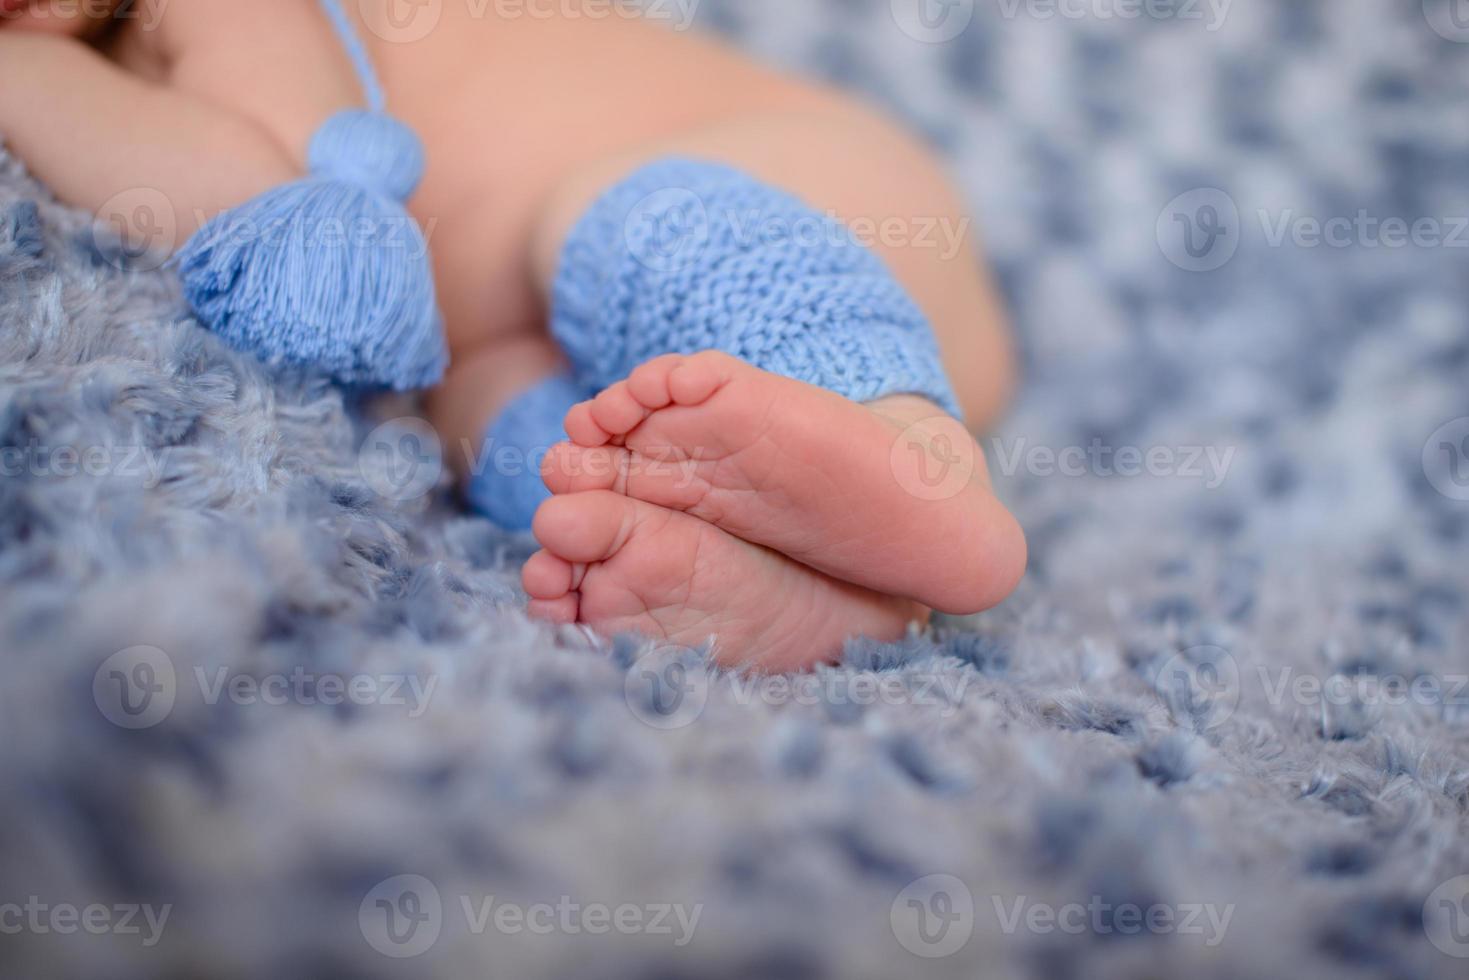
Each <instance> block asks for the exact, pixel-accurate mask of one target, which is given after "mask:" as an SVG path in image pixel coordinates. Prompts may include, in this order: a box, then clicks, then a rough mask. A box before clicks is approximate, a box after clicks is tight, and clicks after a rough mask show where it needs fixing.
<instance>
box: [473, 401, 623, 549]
mask: <svg viewBox="0 0 1469 980" xmlns="http://www.w3.org/2000/svg"><path fill="white" fill-rule="evenodd" d="M593 394H594V392H593V391H591V390H590V389H588V388H587V387H585V386H583V385H581V384H580V383H578V382H577V381H576V380H574V379H573V378H572V377H571V375H570V374H566V373H562V374H557V375H554V376H552V377H550V378H547V379H546V380H545V381H543V382H541V383H540V384H538V385H536V386H535V387H533V388H530V389H529V390H527V391H525V392H522V393H521V394H520V395H519V396H518V397H517V398H515V399H514V400H513V401H512V402H511V403H510V404H509V405H507V406H506V407H505V409H504V410H503V411H502V412H501V413H500V415H499V417H498V418H496V419H495V421H494V422H493V423H492V424H491V425H490V428H489V431H488V432H486V433H485V439H484V443H483V445H482V447H481V450H480V455H479V458H478V459H476V460H474V466H473V467H472V471H471V473H470V477H469V484H468V487H467V490H466V493H465V495H466V497H467V498H468V500H469V503H470V505H471V506H472V507H474V508H475V509H476V510H478V511H479V512H480V513H482V514H483V515H484V516H486V517H488V518H489V519H490V520H492V521H494V522H495V523H496V524H499V525H500V526H501V527H503V528H507V529H509V530H514V531H523V530H527V529H529V528H530V524H531V518H533V517H534V516H535V513H536V508H537V507H539V506H540V505H541V503H542V501H544V500H546V499H547V498H549V497H550V496H551V492H550V491H549V490H547V489H546V485H545V484H544V483H542V482H541V476H540V463H541V460H542V459H543V458H544V457H545V454H546V450H548V449H550V448H551V447H552V446H554V445H555V444H556V443H558V442H562V441H564V440H565V439H566V428H565V427H564V426H563V425H562V420H563V419H565V418H566V413H567V411H568V410H569V409H570V408H571V406H573V405H575V404H576V403H577V402H579V401H583V400H584V399H587V398H590V397H591V396H592V395H593Z"/></svg>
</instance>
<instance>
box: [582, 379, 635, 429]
mask: <svg viewBox="0 0 1469 980" xmlns="http://www.w3.org/2000/svg"><path fill="white" fill-rule="evenodd" d="M647 417H648V410H647V409H646V408H644V407H643V406H642V405H641V404H639V403H638V400H637V399H636V398H634V397H633V395H632V392H630V391H628V388H627V382H625V381H619V382H618V383H617V384H615V385H613V386H612V387H610V388H608V389H606V390H605V391H603V392H602V393H601V394H599V395H598V396H597V397H596V398H594V399H592V419H593V421H595V422H596V423H597V425H598V426H600V427H601V428H602V429H603V430H604V431H606V432H609V433H611V434H612V435H622V434H623V433H626V432H631V431H632V430H633V429H635V428H637V426H638V424H639V423H640V422H642V421H643V419H645V418H647Z"/></svg>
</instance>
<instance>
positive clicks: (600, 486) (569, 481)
mask: <svg viewBox="0 0 1469 980" xmlns="http://www.w3.org/2000/svg"><path fill="white" fill-rule="evenodd" d="M630 455H631V454H630V453H629V452H628V450H626V449H624V448H622V447H621V446H578V445H576V444H575V443H571V442H559V443H557V444H556V445H554V446H552V447H551V449H550V451H549V452H547V453H546V458H545V459H544V460H543V461H542V462H541V480H542V482H544V483H545V484H546V489H548V490H550V491H551V492H552V493H581V492H582V491H584V490H613V491H616V492H618V493H621V492H622V490H623V484H624V483H625V482H626V481H625V478H624V475H625V474H626V472H627V463H628V459H629V456H630Z"/></svg>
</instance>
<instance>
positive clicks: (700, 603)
mask: <svg viewBox="0 0 1469 980" xmlns="http://www.w3.org/2000/svg"><path fill="white" fill-rule="evenodd" d="M534 532H535V536H536V540H538V541H539V542H540V543H541V546H542V547H543V548H544V549H545V550H543V551H538V552H536V553H535V554H534V555H532V556H531V558H530V560H529V561H528V562H526V564H525V568H524V570H523V571H522V573H521V581H522V583H523V584H524V586H525V591H526V593H527V594H528V595H530V597H531V602H530V612H531V614H532V615H535V616H539V617H541V618H544V619H550V620H552V621H555V622H565V623H569V622H580V623H587V624H588V625H590V626H592V627H593V628H594V629H596V630H598V631H599V632H602V633H623V632H634V633H642V634H645V635H648V636H654V637H657V638H660V639H666V640H669V641H672V642H674V643H679V644H682V645H685V646H698V645H700V644H702V643H704V642H705V641H706V640H708V639H709V638H710V637H713V638H714V641H715V646H714V651H715V657H716V659H717V660H718V661H719V662H720V663H721V664H722V665H724V666H736V665H752V666H758V667H759V668H761V669H763V670H771V671H787V670H802V669H806V668H809V667H811V666H812V665H814V664H816V663H818V662H820V661H824V660H832V659H834V658H835V657H836V656H837V655H838V654H840V653H841V649H842V641H843V640H845V639H846V638H847V637H848V636H858V635H861V636H871V637H874V638H877V639H882V640H893V639H897V638H899V637H901V636H902V635H903V632H904V630H905V629H906V627H907V624H908V623H909V621H911V620H914V619H919V618H922V616H923V611H922V609H921V608H920V607H919V606H917V604H915V603H912V602H907V601H904V600H901V599H894V598H892V597H890V596H880V595H877V594H875V593H871V592H867V591H865V590H863V589H859V588H857V587H856V586H854V585H849V584H848V583H846V582H837V581H835V580H833V579H830V578H828V577H826V576H825V575H822V574H820V573H818V572H816V571H813V570H812V569H810V568H807V567H805V566H804V565H800V564H797V563H796V562H793V561H791V560H790V559H788V558H786V557H785V556H783V555H779V554H776V553H775V552H773V551H770V550H769V549H766V548H761V547H759V546H758V545H753V544H750V543H749V542H747V541H741V540H739V539H738V538H735V537H733V536H731V535H729V534H726V533H725V532H724V531H721V530H720V529H719V528H717V527H715V526H714V525H712V524H708V523H706V522H704V521H701V520H698V519H696V518H693V517H689V516H688V515H687V514H680V513H678V512H677V511H671V510H668V509H666V508H663V507H657V506H655V505H653V504H649V503H646V502H644V501H641V500H636V499H633V498H631V497H626V496H623V495H621V494H616V493H610V492H607V491H601V490H593V491H589V492H586V493H574V494H565V495H562V496H558V497H553V498H552V499H551V500H548V501H546V502H545V503H544V504H542V505H541V507H540V510H538V511H537V512H536V517H535V526H534Z"/></svg>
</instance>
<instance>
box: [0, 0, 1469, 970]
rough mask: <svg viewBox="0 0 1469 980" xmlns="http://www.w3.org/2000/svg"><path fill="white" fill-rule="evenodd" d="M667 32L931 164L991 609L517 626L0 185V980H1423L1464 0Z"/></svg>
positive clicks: (1456, 837)
mask: <svg viewBox="0 0 1469 980" xmlns="http://www.w3.org/2000/svg"><path fill="white" fill-rule="evenodd" d="M652 6H654V7H655V8H657V9H662V10H663V11H664V12H665V13H668V14H670V15H672V14H673V13H675V12H677V11H679V10H685V9H687V8H688V7H689V5H687V4H680V3H672V2H670V3H655V4H652ZM696 8H697V11H698V14H699V19H700V21H701V22H702V24H703V26H704V27H706V28H712V29H715V30H720V31H723V32H726V33H728V34H731V35H733V36H735V37H736V38H737V39H738V40H739V41H740V42H741V43H743V44H745V45H747V46H748V47H750V48H751V49H752V50H754V51H756V52H758V53H760V54H762V55H763V56H766V57H769V58H772V59H774V60H777V61H779V62H782V63H785V64H788V65H789V66H791V67H793V68H799V69H802V70H807V71H814V72H818V73H820V74H822V75H823V76H825V77H827V78H829V79H831V80H834V81H836V82H838V83H841V84H844V85H847V86H849V87H852V88H855V89H860V90H864V91H866V92H867V93H869V94H870V95H872V96H873V97H875V98H877V99H879V100H882V101H884V102H886V104H887V105H888V106H889V107H890V108H892V109H893V110H895V111H896V112H898V113H900V114H902V115H904V116H906V117H907V118H908V119H910V120H911V121H912V122H914V123H915V124H917V125H918V126H920V127H922V128H924V129H925V130H926V131H927V132H929V133H930V134H931V136H932V137H933V138H934V139H935V140H936V141H937V142H939V143H940V144H941V145H942V146H943V147H944V148H945V150H946V151H947V153H948V154H949V155H950V157H951V159H952V162H953V165H954V168H955V171H956V173H957V174H958V175H959V176H960V178H961V179H962V180H963V182H964V184H965V186H966V187H967V189H968V191H969V192H970V193H971V195H972V198H973V200H974V203H975V206H976V211H977V214H978V215H979V229H978V230H979V231H980V232H981V233H982V234H983V236H984V238H985V240H986V243H987V247H988V250H989V253H990V256H991V260H992V261H993V263H994V264H995V266H996V267H997V268H998V270H999V273H1000V277H1001V280H1002V283H1003V287H1004V290H1005V292H1006V295H1007V298H1008V300H1009V302H1010V303H1011V306H1012V308H1013V311H1014V314H1015V319H1016V321H1017V324H1018V328H1019V330H1020V331H1021V333H1022V335H1023V338H1024V344H1025V348H1026V354H1027V363H1028V375H1029V376H1028V381H1027V385H1026V388H1025V392H1024V396H1023V399H1022V401H1021V404H1020V405H1019V407H1018V409H1017V411H1016V412H1015V413H1014V414H1013V415H1012V417H1011V418H1010V419H1009V421H1008V422H1007V423H1006V425H1005V426H1004V427H1003V429H1002V430H1001V431H1000V432H999V433H998V434H997V435H996V436H995V438H994V439H993V440H992V442H991V443H990V444H989V447H988V448H989V449H991V450H992V452H991V460H990V462H991V466H992V467H993V468H994V470H995V472H996V480H997V484H998V486H999V488H1000V492H1001V493H1003V494H1004V496H1005V497H1006V498H1007V500H1008V501H1009V502H1011V503H1012V504H1013V506H1014V507H1015V509H1016V510H1017V512H1018V514H1019V515H1020V516H1021V518H1022V521H1023V523H1024V524H1025V525H1026V527H1027V529H1028V531H1029V534H1030V541H1031V545H1032V562H1031V570H1030V573H1029V575H1028V577H1027V580H1026V582H1025V583H1024V585H1023V587H1022V588H1021V590H1020V592H1019V593H1018V594H1017V595H1016V596H1015V597H1014V598H1013V599H1012V600H1011V601H1009V602H1008V603H1006V604H1005V605H1004V606H1003V607H1002V608H1000V609H997V610H995V611H993V612H991V613H988V614H986V615H984V616H981V617H977V618H975V619H973V620H966V621H949V622H946V623H943V624H941V625H940V627H939V628H938V629H937V630H936V631H934V632H933V633H931V634H925V635H915V636H913V637H911V639H910V640H909V641H908V642H905V643H902V644H898V645H893V646H879V645H874V644H870V643H855V644H853V645H852V646H851V648H850V650H849V651H848V655H847V657H846V661H845V663H843V664H842V665H840V666H838V667H835V668H831V669H827V670H822V671H819V672H817V673H816V674H815V675H812V676H811V677H809V678H805V679H785V680H775V681H755V680H752V679H749V678H745V677H741V676H738V675H730V674H720V673H716V672H712V671H710V670H709V669H707V668H706V667H705V666H704V664H703V662H702V661H701V659H700V657H699V654H698V653H697V652H695V651H672V650H660V649H655V648H650V647H646V646H643V645H639V644H638V643H636V642H633V641H617V642H606V641H602V640H599V639H597V638H594V637H590V636H587V635H584V634H583V633H581V632H579V631H577V630H561V631H557V630H552V629H550V628H547V627H543V626H540V625H535V624H532V623H530V622H529V621H527V620H526V619H525V618H524V616H523V615H522V613H521V612H520V604H521V597H520V596H519V594H518V591H517V589H516V584H515V583H516V570H517V565H518V563H519V562H520V561H521V560H522V559H523V558H524V557H525V556H526V554H527V553H528V548H529V544H528V542H527V541H526V540H525V539H522V538H515V537H508V536H505V535H502V534H500V533H497V532H496V531H495V530H494V529H493V528H492V527H491V526H489V525H488V524H486V523H485V522H483V521H480V520H477V519H473V518H468V517H464V516H462V515H460V514H458V513H457V512H456V511H455V510H454V509H453V507H452V506H451V503H450V500H449V497H448V494H447V493H446V490H445V488H444V486H443V485H442V483H440V484H438V485H435V484H434V482H433V480H434V477H435V476H436V475H437V466H436V457H435V456H434V454H433V452H432V446H431V437H430V436H429V435H428V434H427V433H424V432H422V431H421V430H419V429H417V428H416V427H415V426H414V425H413V424H412V423H408V422H398V423H396V424H390V425H389V426H388V428H386V429H376V430H375V427H376V426H377V425H378V423H379V422H381V421H382V420H384V419H387V418H392V417H394V416H399V415H404V414H406V410H405V409H403V408H402V407H401V406H386V407H385V406H374V407H373V408H372V409H371V410H367V409H364V410H361V411H358V410H354V409H350V408H348V407H344V405H343V401H342V398H341V396H340V394H339V393H338V392H336V391H334V390H331V389H329V388H327V387H326V386H324V385H322V384H320V383H318V382H314V381H312V380H311V379H308V378H289V377H271V376H267V375H266V374H265V373H263V372H262V370H261V369H260V367H259V366H258V365H257V364H255V363H252V362H251V361H250V360H248V359H247V358H243V357H241V356H239V355H236V354H234V353H231V352H230V351H228V350H226V349H225V348H224V347H223V346H222V345H221V344H220V343H219V342H218V341H217V340H216V339H215V338H213V337H211V336H210V335H208V334H207V333H205V332H203V331H202V330H200V329H199V328H198V327H197V325H196V324H194V323H193V322H192V321H191V320H190V319H189V318H188V317H187V316H186V315H185V314H184V312H183V309H182V307H181V306H180V304H179V302H178V297H177V291H176V286H175V284H174V283H173V282H172V280H171V279H170V278H169V276H168V275H167V274H166V273H165V272H161V271H157V270H152V269H149V268H146V267H145V266H146V265H147V264H148V263H140V262H139V260H137V259H136V258H134V257H130V256H129V255H127V254H125V253H123V252H121V251H120V250H119V249H118V247H117V246H116V245H115V244H114V243H113V242H112V241H111V240H110V239H109V236H108V235H107V234H106V233H105V232H96V231H94V230H93V229H92V228H91V226H90V224H89V223H88V222H87V221H86V220H85V217H84V216H82V215H78V214H75V213H72V212H69V211H67V210H65V209H63V208H61V207H59V206H57V205H56V204H55V203H53V202H52V201H51V200H50V198H49V197H48V196H47V195H46V193H45V192H44V190H43V189H42V188H40V187H38V186H36V185H35V184H33V183H31V182H29V181H28V180H27V178H25V177H24V175H23V174H22V173H21V171H20V168H19V166H18V165H17V164H16V163H15V162H14V161H13V160H9V159H6V158H0V465H3V466H4V468H5V469H4V473H3V477H0V657H3V660H0V671H3V672H0V869H3V871H0V933H3V934H0V972H4V973H5V974H6V975H7V976H42V975H44V976H67V975H74V976H101V975H106V976H109V977H114V978H127V977H162V976H179V977H184V976H187V977H205V976H209V977H272V978H282V977H297V976H299V977H314V976H323V975H336V976H349V975H350V976H399V975H404V974H408V975H424V976H442V977H446V978H447V977H453V978H464V977H483V976H505V977H517V978H528V977H566V976H607V977H649V976H657V977H711V976H728V977H731V978H738V977H752V976H759V977H798V976H799V977H805V976H817V977H823V976H824V977H833V978H836V977H874V978H888V977H895V976H916V975H929V974H933V975H939V976H955V977H974V976H985V977H1011V976H1037V977H1071V976H1076V977H1081V976H1085V977H1092V978H1097V977H1102V978H1105V977H1132V976H1189V977H1221V978H1222V977H1242V976H1292V977H1308V976H1322V977H1340V976H1349V975H1385V976H1386V975H1390V976H1398V977H1434V976H1437V977H1445V978H1449V977H1462V976H1463V975H1464V971H1465V969H1466V962H1469V961H1466V959H1465V958H1464V957H1466V956H1469V898H1466V896H1469V878H1466V877H1463V876H1464V875H1466V874H1469V833H1466V830H1469V738H1466V728H1465V723H1466V721H1469V684H1466V675H1469V655H1466V652H1465V651H1466V642H1469V628H1466V609H1465V586H1466V580H1469V573H1466V571H1465V561H1464V549H1465V546H1466V541H1469V459H1465V456H1466V455H1469V421H1466V420H1465V418H1464V417H1465V416H1469V398H1466V386H1465V377H1466V368H1469V329H1466V326H1469V276H1466V275H1465V256H1466V255H1469V252H1466V251H1465V247H1466V245H1469V232H1466V225H1469V180H1466V174H1469V126H1466V125H1465V124H1464V120H1465V119H1466V118H1469V98H1466V94H1465V93H1466V92H1469V44H1466V43H1463V42H1465V41H1469V30H1459V29H1458V27H1457V24H1458V23H1459V22H1458V21H1455V20H1454V19H1453V18H1452V17H1451V16H1450V15H1451V14H1452V13H1453V10H1452V9H1451V4H1450V3H1438V2H1437V0H1428V2H1427V3H1420V2H1419V0H1404V2H1401V3H1397V4H1385V3H1382V2H1380V0H1331V2H1326V0H1291V2H1289V3H1278V4H1277V3H1267V2H1263V0H1235V2H1230V0H1215V2H1213V3H1205V2H1202V0H1201V2H1199V3H1194V2H1193V0H1178V2H1175V3H1161V2H1160V3H1149V4H1132V3H1125V2H1119V3H1110V2H1102V0H1085V2H1084V0H1061V2H1059V3H1051V2H1041V0H1000V2H998V3H996V4H980V5H975V4H973V3H972V2H960V0H955V2H950V3H933V4H931V5H928V6H926V7H925V8H924V10H925V11H926V13H927V16H926V17H924V18H918V17H917V15H916V12H915V8H914V7H913V6H912V5H906V4H904V3H901V2H900V3H896V4H890V3H888V2H887V0H880V2H877V0H874V2H859V0H844V2H838V0H825V2H817V0H807V2H804V3H802V4H799V5H795V4H790V3H786V2H783V0H759V2H756V0H744V2H738V3H737V2H735V0H717V2H716V0H705V2H704V3H702V4H698V5H696ZM1129 11H1131V12H1132V14H1133V15H1129V13H1128V12H1129ZM1134 15H1135V16H1134ZM951 35H952V36H951ZM937 244H938V245H939V246H941V245H942V241H941V240H938V242H937Z"/></svg>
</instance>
